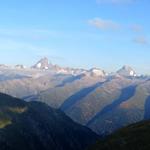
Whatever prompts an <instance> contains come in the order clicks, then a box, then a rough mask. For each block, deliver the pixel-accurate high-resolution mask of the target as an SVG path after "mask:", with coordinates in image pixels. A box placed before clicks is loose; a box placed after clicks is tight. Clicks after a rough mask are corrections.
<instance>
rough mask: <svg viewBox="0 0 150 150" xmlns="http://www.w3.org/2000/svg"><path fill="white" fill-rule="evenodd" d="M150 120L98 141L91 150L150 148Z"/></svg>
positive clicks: (140, 149)
mask: <svg viewBox="0 0 150 150" xmlns="http://www.w3.org/2000/svg"><path fill="white" fill-rule="evenodd" d="M149 149H150V121H143V122H139V123H136V124H132V125H129V126H127V127H124V128H122V129H120V130H118V131H116V132H115V133H113V134H112V135H110V136H108V137H106V138H104V139H102V140H100V141H98V142H97V143H96V144H95V145H94V146H92V147H91V148H89V150H149Z"/></svg>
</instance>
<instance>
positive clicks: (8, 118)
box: [0, 94, 99, 150]
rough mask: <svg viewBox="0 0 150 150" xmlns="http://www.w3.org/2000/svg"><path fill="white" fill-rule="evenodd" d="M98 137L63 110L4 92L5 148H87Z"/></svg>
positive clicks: (0, 103)
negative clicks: (23, 99)
mask: <svg viewBox="0 0 150 150" xmlns="http://www.w3.org/2000/svg"><path fill="white" fill-rule="evenodd" d="M98 138H99V136H97V135H96V134H95V133H94V132H92V131H91V130H90V129H88V128H86V127H84V126H81V125H79V124H77V123H75V122H73V121H72V120H71V119H70V118H69V117H67V116H66V115H65V114H64V113H63V112H61V111H60V110H57V109H53V108H51V107H49V106H48V105H46V104H44V103H41V102H25V101H22V100H20V99H16V98H13V97H10V96H8V95H5V94H0V149H1V150H84V149H85V148H86V147H87V146H89V145H90V144H93V143H94V142H95V141H96V140H97V139H98Z"/></svg>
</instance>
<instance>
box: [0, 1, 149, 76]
mask: <svg viewBox="0 0 150 150" xmlns="http://www.w3.org/2000/svg"><path fill="white" fill-rule="evenodd" d="M149 14H150V1H149V0H2V1H1V4H0V63H1V64H11V65H14V64H25V65H27V66H30V65H32V64H34V63H35V62H36V61H37V60H38V59H40V58H41V57H48V58H49V60H50V61H51V62H53V63H54V64H59V65H61V66H69V67H79V68H92V67H98V68H102V69H104V70H106V71H108V72H111V71H116V70H118V69H119V68H120V67H122V66H123V65H129V66H132V67H133V68H134V69H135V70H137V72H138V73H144V74H150V30H149V27H150V19H149Z"/></svg>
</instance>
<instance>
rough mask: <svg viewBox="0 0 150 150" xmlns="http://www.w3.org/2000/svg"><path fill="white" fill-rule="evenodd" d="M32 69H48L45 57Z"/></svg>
mask: <svg viewBox="0 0 150 150" xmlns="http://www.w3.org/2000/svg"><path fill="white" fill-rule="evenodd" d="M32 68H35V69H45V70H47V69H49V68H50V64H49V61H48V59H47V58H46V57H45V58H42V59H41V60H40V61H38V62H37V63H36V64H35V65H34V66H33V67H32Z"/></svg>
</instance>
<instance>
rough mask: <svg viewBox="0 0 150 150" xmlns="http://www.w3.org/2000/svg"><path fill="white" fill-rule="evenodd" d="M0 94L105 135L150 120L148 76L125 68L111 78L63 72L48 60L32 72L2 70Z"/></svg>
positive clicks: (95, 73) (100, 73) (102, 74)
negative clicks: (31, 103)
mask: <svg viewBox="0 0 150 150" xmlns="http://www.w3.org/2000/svg"><path fill="white" fill-rule="evenodd" d="M0 92H2V93H6V94H9V95H11V96H14V97H17V98H22V99H24V100H25V101H40V102H44V103H46V104H48V105H49V106H51V107H54V108H59V109H61V110H62V111H63V112H65V114H66V115H68V116H69V117H70V118H71V119H73V120H74V121H75V122H77V123H80V124H82V125H86V126H87V127H89V128H91V129H92V130H93V131H94V132H96V133H98V134H100V135H103V136H105V135H107V134H111V133H112V132H114V131H116V130H117V129H119V128H122V127H124V126H127V125H129V124H132V123H136V122H139V121H142V120H145V119H149V118H150V111H149V109H148V107H149V100H150V98H149V97H150V77H149V76H144V75H138V74H137V73H136V71H135V70H134V69H132V68H131V67H130V66H126V65H125V66H123V67H122V68H121V69H119V70H118V71H117V72H114V73H107V72H105V71H104V70H102V69H99V68H92V69H89V70H87V69H74V68H64V67H60V66H58V65H53V64H52V63H49V61H48V59H47V58H42V59H41V60H39V61H38V62H37V63H36V64H35V65H33V66H31V67H25V66H24V65H17V66H14V67H10V66H7V65H0Z"/></svg>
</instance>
